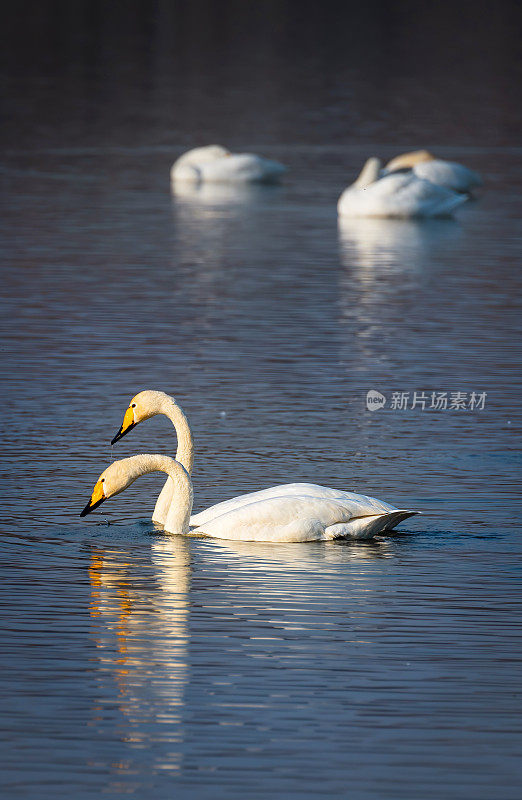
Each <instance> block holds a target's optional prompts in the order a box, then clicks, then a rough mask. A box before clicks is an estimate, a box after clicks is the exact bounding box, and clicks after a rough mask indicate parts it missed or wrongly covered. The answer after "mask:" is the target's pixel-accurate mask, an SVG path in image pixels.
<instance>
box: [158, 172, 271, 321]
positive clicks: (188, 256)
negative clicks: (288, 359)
mask: <svg viewBox="0 0 522 800" xmlns="http://www.w3.org/2000/svg"><path fill="white" fill-rule="evenodd" d="M282 191H284V189H283V188H282V187H278V186H265V185H243V186H242V185H231V184H228V185H227V184H218V183H216V184H205V183H201V184H195V185H194V184H183V183H179V184H178V183H176V184H175V186H174V187H173V193H172V211H173V219H174V230H175V239H174V243H173V244H174V247H173V258H172V271H173V273H174V274H176V276H177V277H176V279H177V281H178V287H179V285H180V284H179V281H180V279H181V281H186V285H185V289H186V292H187V296H188V297H189V298H191V301H192V302H193V304H194V306H196V307H197V309H198V320H199V321H200V324H201V326H202V328H203V330H205V328H206V326H207V325H209V326H210V327H211V326H212V321H213V315H212V309H215V310H216V312H219V313H220V312H221V304H222V302H223V292H224V287H227V286H228V285H229V283H230V285H231V286H232V287H233V289H232V291H233V292H234V293H235V292H237V291H238V286H241V285H242V283H243V282H244V281H245V280H247V281H252V280H254V279H257V276H256V275H252V273H251V272H248V271H246V270H245V254H250V253H252V252H264V250H265V249H266V227H267V223H266V220H265V217H266V215H267V214H268V215H269V214H271V213H273V208H272V206H273V203H274V202H275V201H276V200H277V198H278V197H279V196H280V193H281V192H282ZM180 264H181V265H186V267H182V269H181V270H180V266H179V265H180ZM180 273H181V274H180ZM185 273H186V274H185ZM252 291H253V290H252ZM229 293H230V292H229Z"/></svg>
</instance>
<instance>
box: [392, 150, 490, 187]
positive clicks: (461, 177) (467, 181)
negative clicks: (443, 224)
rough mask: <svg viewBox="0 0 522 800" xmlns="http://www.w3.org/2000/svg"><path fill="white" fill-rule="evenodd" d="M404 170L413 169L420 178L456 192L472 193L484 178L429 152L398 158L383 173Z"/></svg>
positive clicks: (415, 151) (415, 152)
mask: <svg viewBox="0 0 522 800" xmlns="http://www.w3.org/2000/svg"><path fill="white" fill-rule="evenodd" d="M402 169H411V170H412V172H413V173H414V175H417V177H418V178H424V179H425V180H428V181H431V182H432V183H436V184H437V186H443V187H444V188H445V189H451V190H452V191H454V192H471V190H472V189H475V188H476V187H477V186H482V178H481V177H480V175H479V174H478V173H477V172H473V170H471V169H468V167H465V166H464V164H457V163H456V162H455V161H445V160H444V159H442V158H435V156H433V155H432V154H431V153H430V152H429V150H414V151H413V152H411V153H403V154H402V155H400V156H396V157H395V158H392V160H391V161H389V162H388V164H386V166H385V168H384V170H383V171H384V174H387V175H389V174H390V173H392V172H395V171H396V170H402Z"/></svg>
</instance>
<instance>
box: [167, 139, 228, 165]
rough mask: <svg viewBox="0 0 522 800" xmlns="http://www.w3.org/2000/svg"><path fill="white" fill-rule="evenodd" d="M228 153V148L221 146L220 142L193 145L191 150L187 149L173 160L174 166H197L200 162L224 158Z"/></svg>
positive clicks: (205, 162)
mask: <svg viewBox="0 0 522 800" xmlns="http://www.w3.org/2000/svg"><path fill="white" fill-rule="evenodd" d="M229 155H230V150H227V148H226V147H222V146H221V145H220V144H209V145H206V146H205V147H194V149H193V150H188V151H187V152H186V153H183V155H182V156H180V157H179V158H178V160H177V161H175V162H174V167H180V166H187V165H191V166H195V167H199V166H200V165H201V164H208V163H209V162H211V161H216V160H217V159H220V158H226V157H227V156H229Z"/></svg>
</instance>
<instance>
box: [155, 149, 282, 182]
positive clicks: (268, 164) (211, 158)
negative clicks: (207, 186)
mask: <svg viewBox="0 0 522 800" xmlns="http://www.w3.org/2000/svg"><path fill="white" fill-rule="evenodd" d="M284 172H285V167H284V166H283V165H282V164H279V162H277V161H272V160H270V159H268V158H262V157H261V156H256V155H254V154H253V153H231V152H230V151H229V150H227V149H226V148H225V147H221V146H220V145H209V146H208V147H196V148H195V149H194V150H189V151H188V153H184V154H183V155H182V156H180V158H178V160H177V161H175V162H174V164H173V166H172V168H171V171H170V176H171V180H172V182H173V183H177V182H178V181H180V182H182V183H185V182H188V183H196V184H199V183H239V184H241V183H275V182H276V181H278V180H279V178H280V177H281V175H282V174H283V173H284Z"/></svg>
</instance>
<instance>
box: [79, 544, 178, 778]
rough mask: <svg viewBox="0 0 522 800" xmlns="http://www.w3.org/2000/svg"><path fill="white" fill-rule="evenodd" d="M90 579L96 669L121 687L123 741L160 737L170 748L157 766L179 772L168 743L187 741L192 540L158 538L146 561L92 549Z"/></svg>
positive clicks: (99, 708)
mask: <svg viewBox="0 0 522 800" xmlns="http://www.w3.org/2000/svg"><path fill="white" fill-rule="evenodd" d="M89 577H90V584H91V604H90V614H91V618H92V620H93V623H94V625H95V628H96V632H95V642H96V647H97V651H98V660H99V670H100V672H101V673H103V672H109V673H111V674H112V676H113V678H114V680H115V682H116V685H117V688H118V695H117V701H116V702H117V706H118V708H119V710H120V711H121V713H122V715H123V717H124V718H125V720H126V726H128V729H126V730H125V732H124V734H123V736H124V738H125V740H126V741H129V742H142V741H145V740H147V739H149V738H151V737H154V736H159V737H162V739H161V740H162V741H164V742H167V743H168V744H169V747H168V748H167V750H166V751H165V752H163V753H161V749H160V751H159V752H158V755H157V762H156V766H158V767H166V766H168V768H169V769H178V768H179V766H180V762H181V754H180V753H179V752H177V751H176V748H175V747H174V748H172V747H171V745H172V744H176V743H178V744H179V743H180V742H181V741H182V740H183V732H182V722H183V720H182V710H183V697H184V692H185V687H186V683H187V678H188V594H189V582H190V549H189V543H188V541H187V540H186V539H185V538H184V537H182V536H174V537H159V538H157V539H155V540H154V542H153V544H152V549H151V560H150V563H148V564H147V563H145V564H144V563H143V550H142V549H141V548H140V549H139V550H138V551H135V552H133V551H132V550H129V551H127V552H125V551H121V550H117V551H115V550H109V549H107V550H103V549H99V548H93V550H92V554H91V566H90V569H89ZM108 694H109V696H110V695H111V688H110V686H109V689H108ZM106 698H107V689H105V691H103V692H102V694H101V698H100V702H99V703H97V704H96V708H95V713H94V720H95V721H94V724H96V725H97V726H100V727H101V725H102V723H103V722H104V721H105V720H104V703H106V702H107V699H106ZM108 722H109V724H111V720H108ZM150 726H154V729H153V730H150ZM156 726H157V727H156ZM166 752H168V758H167V756H166ZM165 760H166V761H167V762H168V764H165V763H164V762H165Z"/></svg>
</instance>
